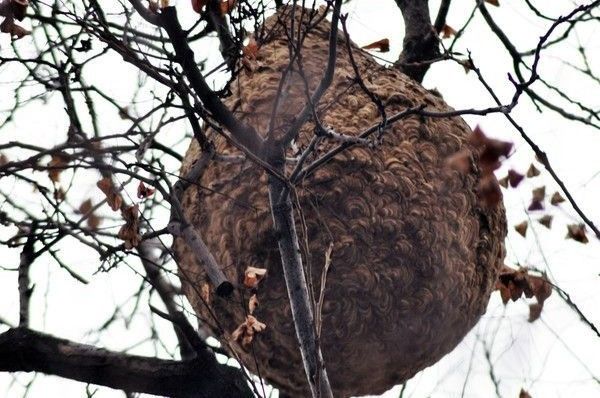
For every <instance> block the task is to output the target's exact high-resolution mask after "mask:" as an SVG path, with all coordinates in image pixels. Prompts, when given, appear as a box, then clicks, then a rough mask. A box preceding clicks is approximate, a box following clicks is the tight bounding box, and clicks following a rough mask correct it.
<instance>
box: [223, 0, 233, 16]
mask: <svg viewBox="0 0 600 398" xmlns="http://www.w3.org/2000/svg"><path fill="white" fill-rule="evenodd" d="M235 5H236V0H223V1H221V15H227V14H229V13H230V12H231V11H233V9H234V8H235Z"/></svg>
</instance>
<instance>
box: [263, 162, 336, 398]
mask: <svg viewBox="0 0 600 398" xmlns="http://www.w3.org/2000/svg"><path fill="white" fill-rule="evenodd" d="M279 155H280V156H278V157H277V158H276V160H275V161H274V162H272V163H271V164H273V165H274V167H275V168H276V169H278V170H281V171H283V164H284V161H283V159H284V157H283V152H281V153H280V154H279ZM269 201H270V205H271V214H272V216H273V223H274V225H275V231H276V232H277V234H278V246H279V253H280V254H281V265H282V267H283V276H284V278H285V284H286V288H287V292H288V298H289V301H290V307H291V311H292V318H293V320H294V327H295V329H296V337H297V339H298V344H299V347H300V354H301V356H302V362H303V365H304V371H305V373H306V377H307V379H308V384H309V386H310V390H311V393H312V396H313V397H323V398H330V397H331V398H332V397H333V393H332V391H331V386H330V384H329V378H328V376H327V370H326V369H325V365H324V361H323V354H322V353H321V347H320V346H319V340H318V337H317V333H316V329H315V316H314V311H313V308H314V306H313V303H312V302H311V298H310V294H309V290H308V285H307V281H306V277H305V275H304V268H303V265H302V257H301V256H300V246H299V244H298V234H297V231H296V226H295V223H294V213H293V209H292V203H291V200H290V194H289V189H288V187H287V185H286V184H285V183H284V182H282V181H281V180H279V179H277V178H275V177H272V176H270V177H269Z"/></svg>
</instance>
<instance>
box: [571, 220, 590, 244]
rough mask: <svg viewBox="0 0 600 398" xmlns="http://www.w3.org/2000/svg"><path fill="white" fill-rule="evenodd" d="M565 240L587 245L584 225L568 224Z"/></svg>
mask: <svg viewBox="0 0 600 398" xmlns="http://www.w3.org/2000/svg"><path fill="white" fill-rule="evenodd" d="M566 239H573V240H576V241H577V242H580V243H588V242H589V240H588V238H587V235H586V233H585V224H569V225H567V236H566Z"/></svg>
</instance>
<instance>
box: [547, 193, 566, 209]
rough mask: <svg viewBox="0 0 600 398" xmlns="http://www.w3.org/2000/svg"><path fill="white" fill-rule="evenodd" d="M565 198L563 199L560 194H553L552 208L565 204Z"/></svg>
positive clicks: (551, 199)
mask: <svg viewBox="0 0 600 398" xmlns="http://www.w3.org/2000/svg"><path fill="white" fill-rule="evenodd" d="M564 201H565V198H563V197H562V195H561V194H560V192H558V191H557V192H554V193H553V194H552V196H551V197H550V204H551V205H552V206H558V205H559V204H560V203H562V202H564Z"/></svg>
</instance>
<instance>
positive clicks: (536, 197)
mask: <svg viewBox="0 0 600 398" xmlns="http://www.w3.org/2000/svg"><path fill="white" fill-rule="evenodd" d="M545 197H546V187H545V186H541V187H538V188H536V189H534V190H533V191H531V203H530V204H529V207H528V208H527V210H529V211H535V210H543V209H544V198H545Z"/></svg>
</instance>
